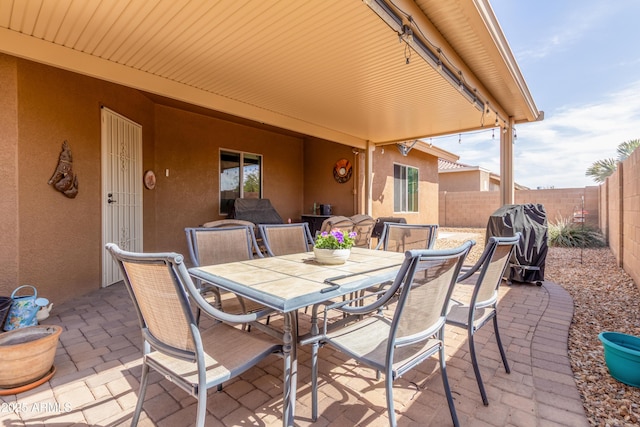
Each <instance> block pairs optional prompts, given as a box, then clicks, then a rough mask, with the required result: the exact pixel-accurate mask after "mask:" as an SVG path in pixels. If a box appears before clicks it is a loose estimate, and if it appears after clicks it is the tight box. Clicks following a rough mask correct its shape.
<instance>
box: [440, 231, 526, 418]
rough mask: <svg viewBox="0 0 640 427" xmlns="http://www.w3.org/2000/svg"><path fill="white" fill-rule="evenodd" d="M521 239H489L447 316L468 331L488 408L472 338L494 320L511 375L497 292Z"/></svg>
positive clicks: (462, 278) (464, 276) (460, 284)
mask: <svg viewBox="0 0 640 427" xmlns="http://www.w3.org/2000/svg"><path fill="white" fill-rule="evenodd" d="M520 236H521V234H520V233H519V232H518V233H516V235H515V236H513V237H490V238H489V241H488V242H487V244H486V246H485V248H484V251H483V252H482V255H481V256H480V258H479V259H478V262H476V263H475V264H474V265H473V266H472V267H471V268H470V269H468V270H466V268H465V270H466V271H465V272H464V273H463V274H462V275H461V276H460V277H458V285H457V286H456V291H455V293H454V296H453V298H452V300H451V303H450V305H449V312H448V313H447V323H448V324H450V325H455V326H459V327H462V328H465V329H466V330H467V335H468V341H469V353H470V355H471V362H472V364H473V371H474V373H475V375H476V381H477V382H478V388H479V389H480V395H481V396H482V403H483V404H484V405H485V406H487V405H488V404H489V400H488V399H487V393H486V391H485V389H484V385H483V384H482V376H481V375H480V367H479V366H478V357H477V355H476V346H475V343H474V340H473V335H474V334H475V333H476V332H477V331H478V330H479V329H480V328H481V327H482V326H484V325H485V324H487V323H488V322H489V320H493V329H494V331H495V335H496V341H497V344H498V349H499V350H500V357H501V358H502V363H503V364H504V369H505V371H506V372H507V373H510V372H511V369H510V368H509V362H508V361H507V356H506V354H505V351H504V348H503V347H502V341H501V340H500V331H499V330H498V312H497V310H498V291H499V288H500V284H501V282H502V278H503V276H504V275H505V271H506V269H507V266H508V264H509V260H510V259H511V256H512V254H513V251H514V249H515V247H516V245H517V244H518V242H519V241H520Z"/></svg>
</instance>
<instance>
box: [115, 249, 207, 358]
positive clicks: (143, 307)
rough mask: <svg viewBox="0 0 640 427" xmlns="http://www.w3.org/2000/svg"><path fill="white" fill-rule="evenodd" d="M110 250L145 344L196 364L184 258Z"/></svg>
mask: <svg viewBox="0 0 640 427" xmlns="http://www.w3.org/2000/svg"><path fill="white" fill-rule="evenodd" d="M107 250H108V251H109V252H110V253H111V256H112V257H113V258H114V260H115V261H116V262H117V263H118V265H119V266H120V269H121V271H122V273H123V276H124V283H125V286H126V287H127V290H128V292H129V295H130V297H131V299H132V300H133V304H134V306H135V308H136V311H137V313H138V320H139V322H140V327H141V328H142V333H143V336H144V338H145V340H147V342H149V343H150V344H151V346H152V347H153V348H155V349H156V350H158V351H161V352H164V353H167V354H171V355H173V356H178V357H182V358H184V359H186V360H191V361H194V360H196V352H199V351H201V349H200V348H198V344H197V343H198V342H200V337H199V336H196V335H199V332H198V327H197V324H196V320H195V316H194V313H193V311H192V310H191V308H190V305H189V299H188V297H187V291H186V289H185V284H186V282H188V281H189V282H190V281H191V278H190V277H189V273H188V272H187V269H186V267H185V265H184V263H183V257H182V255H179V254H175V253H159V254H139V253H132V252H126V251H123V250H121V249H120V248H118V246H116V245H115V244H113V243H108V244H107ZM191 286H193V283H192V282H191Z"/></svg>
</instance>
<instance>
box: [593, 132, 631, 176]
mask: <svg viewBox="0 0 640 427" xmlns="http://www.w3.org/2000/svg"><path fill="white" fill-rule="evenodd" d="M638 146H640V139H632V140H630V141H625V142H623V143H621V144H620V145H618V148H617V149H616V151H617V152H618V159H617V160H614V159H611V158H609V159H602V160H598V161H597V162H594V163H593V164H592V165H591V166H590V167H589V168H587V171H586V172H585V175H586V176H589V177H591V178H592V179H593V180H594V181H595V182H597V183H598V184H601V183H603V182H604V181H605V180H606V179H607V177H609V175H611V174H612V173H614V172H615V171H616V169H617V168H618V162H622V161H624V160H625V159H626V158H627V157H629V156H630V155H631V153H633V150H635V149H636V148H638Z"/></svg>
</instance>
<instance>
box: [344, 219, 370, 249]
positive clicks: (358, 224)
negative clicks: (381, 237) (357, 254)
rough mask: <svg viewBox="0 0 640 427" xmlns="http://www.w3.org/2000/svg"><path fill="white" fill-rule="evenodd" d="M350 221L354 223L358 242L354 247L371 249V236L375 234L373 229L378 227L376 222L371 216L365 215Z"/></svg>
mask: <svg viewBox="0 0 640 427" xmlns="http://www.w3.org/2000/svg"><path fill="white" fill-rule="evenodd" d="M349 219H351V222H353V231H355V232H356V241H355V243H354V244H353V246H355V247H358V248H367V249H368V248H370V247H371V234H372V233H373V227H375V225H376V220H375V219H373V217H371V216H369V215H363V214H357V215H353V216H351V217H350V218H349Z"/></svg>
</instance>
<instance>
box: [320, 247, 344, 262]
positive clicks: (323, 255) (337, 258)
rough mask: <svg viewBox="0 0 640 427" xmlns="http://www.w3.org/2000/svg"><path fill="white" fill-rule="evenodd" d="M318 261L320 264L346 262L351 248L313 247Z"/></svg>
mask: <svg viewBox="0 0 640 427" xmlns="http://www.w3.org/2000/svg"><path fill="white" fill-rule="evenodd" d="M313 253H314V255H315V257H316V261H317V262H318V263H320V264H329V265H336V264H344V263H345V262H346V261H347V260H348V259H349V255H351V249H321V248H313Z"/></svg>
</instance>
